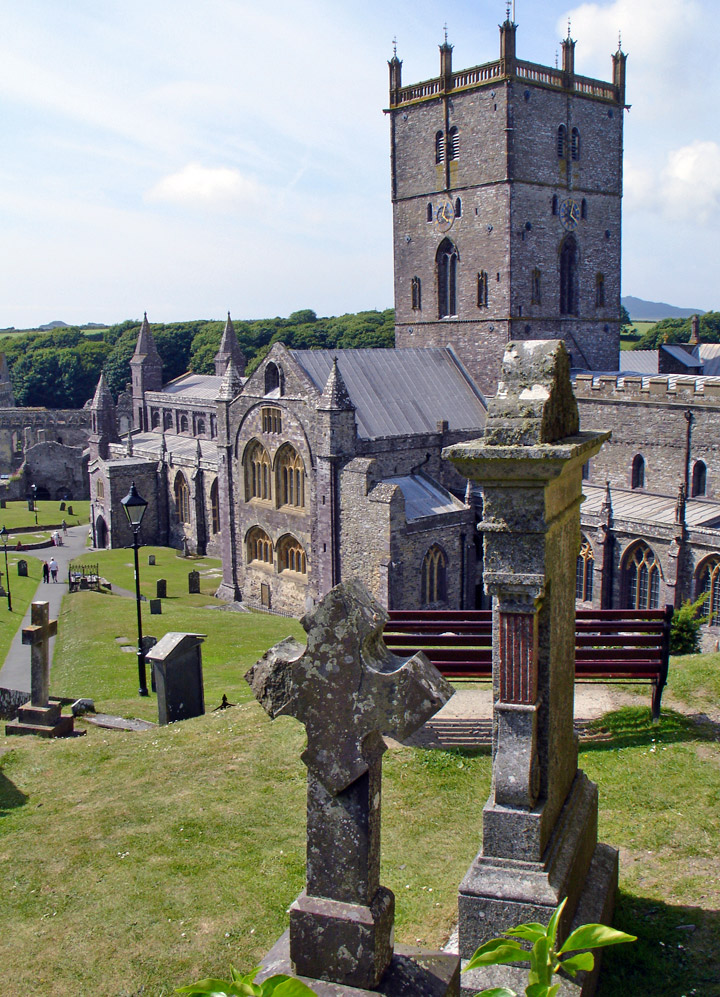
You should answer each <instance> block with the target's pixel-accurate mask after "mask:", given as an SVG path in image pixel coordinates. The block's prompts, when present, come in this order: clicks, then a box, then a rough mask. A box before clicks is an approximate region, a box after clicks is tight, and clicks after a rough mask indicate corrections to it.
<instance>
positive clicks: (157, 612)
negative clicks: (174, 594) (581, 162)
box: [150, 599, 162, 616]
mask: <svg viewBox="0 0 720 997" xmlns="http://www.w3.org/2000/svg"><path fill="white" fill-rule="evenodd" d="M150 615H151V616H162V599H151V600H150Z"/></svg>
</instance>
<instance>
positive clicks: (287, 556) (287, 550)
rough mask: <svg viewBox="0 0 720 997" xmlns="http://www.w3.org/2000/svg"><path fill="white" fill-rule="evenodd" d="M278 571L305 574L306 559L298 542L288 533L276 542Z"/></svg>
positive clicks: (303, 550)
mask: <svg viewBox="0 0 720 997" xmlns="http://www.w3.org/2000/svg"><path fill="white" fill-rule="evenodd" d="M278 571H294V572H296V573H297V574H299V575H306V574H307V557H306V556H305V549H304V548H303V545H302V544H301V543H300V541H299V540H296V539H295V537H293V536H291V535H290V534H289V533H288V534H286V535H285V536H284V537H281V538H280V539H279V540H278Z"/></svg>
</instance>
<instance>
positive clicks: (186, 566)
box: [73, 547, 222, 612]
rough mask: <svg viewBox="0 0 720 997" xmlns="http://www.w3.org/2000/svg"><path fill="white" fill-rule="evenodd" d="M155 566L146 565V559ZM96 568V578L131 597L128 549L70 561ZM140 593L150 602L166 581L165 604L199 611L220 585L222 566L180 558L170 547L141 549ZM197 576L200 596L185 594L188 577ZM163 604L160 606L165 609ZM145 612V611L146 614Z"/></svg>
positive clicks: (131, 561) (131, 564)
mask: <svg viewBox="0 0 720 997" xmlns="http://www.w3.org/2000/svg"><path fill="white" fill-rule="evenodd" d="M151 555H152V556H154V558H155V564H154V565H151V564H148V560H149V557H150V556H151ZM75 563H78V564H89V563H92V564H99V566H100V574H101V575H102V576H103V577H104V578H107V579H108V580H109V581H110V582H111V584H113V585H117V586H120V587H121V588H124V589H126V590H127V591H131V592H132V593H133V594H134V593H135V561H134V555H133V550H132V547H121V548H118V549H115V550H94V551H88V552H87V553H86V554H82V555H80V556H78V557H76V558H75V559H74V560H73V564H75ZM139 565H140V593H141V595H144V596H145V597H146V598H147V599H154V598H155V594H156V586H157V581H158V579H160V578H164V579H165V580H166V581H167V592H168V598H167V603H171V604H175V603H178V602H182V604H183V605H187V606H192V607H195V608H199V607H201V606H206V605H207V604H208V603H209V602H212V597H213V596H214V594H215V592H216V590H217V588H218V585H219V584H220V582H221V581H222V565H221V562H220V560H219V559H218V558H215V557H182V556H181V555H180V552H179V551H177V550H175V549H174V548H172V547H141V548H140V553H139ZM191 571H197V572H199V573H200V595H193V596H191V595H189V594H188V573H189V572H191ZM165 602H166V601H165V600H163V604H164V605H165ZM148 612H149V610H148Z"/></svg>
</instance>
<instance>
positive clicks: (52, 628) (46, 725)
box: [5, 602, 73, 737]
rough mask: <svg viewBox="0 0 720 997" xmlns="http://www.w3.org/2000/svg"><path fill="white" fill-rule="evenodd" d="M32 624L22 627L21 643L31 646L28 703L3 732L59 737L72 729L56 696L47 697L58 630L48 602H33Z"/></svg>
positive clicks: (71, 720)
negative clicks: (53, 640)
mask: <svg viewBox="0 0 720 997" xmlns="http://www.w3.org/2000/svg"><path fill="white" fill-rule="evenodd" d="M30 618H31V625H30V626H29V627H24V628H23V632H22V642H23V644H29V645H30V702H28V703H25V705H24V706H21V707H20V708H19V709H18V717H17V720H14V721H13V722H12V723H9V724H6V725H5V733H6V734H8V735H10V734H38V735H40V737H62V736H64V735H67V734H71V733H72V731H73V718H72V717H71V716H69V717H68V716H62V714H61V712H60V711H61V709H62V704H61V703H60V700H59V699H50V698H49V689H50V656H49V643H50V638H51V637H54V636H55V634H56V633H57V620H51V619H50V613H49V604H48V603H47V602H34V603H33V604H32V608H31V617H30Z"/></svg>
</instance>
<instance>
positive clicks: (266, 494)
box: [244, 440, 272, 502]
mask: <svg viewBox="0 0 720 997" xmlns="http://www.w3.org/2000/svg"><path fill="white" fill-rule="evenodd" d="M244 463H245V501H246V502H249V501H250V499H261V500H262V501H264V502H269V501H270V500H271V499H272V467H271V464H270V455H269V454H268V452H267V450H266V449H265V447H264V446H263V445H262V444H261V443H258V442H257V440H255V441H254V442H253V443H251V444H250V445H249V446H248V448H247V450H246V451H245V460H244Z"/></svg>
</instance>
